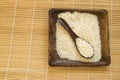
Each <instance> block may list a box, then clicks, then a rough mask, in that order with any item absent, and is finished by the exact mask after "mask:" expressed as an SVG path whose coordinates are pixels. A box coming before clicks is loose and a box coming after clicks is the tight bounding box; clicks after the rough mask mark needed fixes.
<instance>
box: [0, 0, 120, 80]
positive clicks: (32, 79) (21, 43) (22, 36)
mask: <svg viewBox="0 0 120 80" xmlns="http://www.w3.org/2000/svg"><path fill="white" fill-rule="evenodd" d="M52 7H54V8H77V9H92V8H104V9H107V10H108V11H109V25H110V31H111V32H110V37H111V40H110V43H111V58H112V61H111V62H112V64H111V65H110V66H108V67H72V68H69V67H65V68H64V67H49V66H48V61H47V59H48V10H49V9H50V8H52ZM119 40H120V0H0V80H120V76H119V75H120V50H119V49H120V47H119V46H120V41H119Z"/></svg>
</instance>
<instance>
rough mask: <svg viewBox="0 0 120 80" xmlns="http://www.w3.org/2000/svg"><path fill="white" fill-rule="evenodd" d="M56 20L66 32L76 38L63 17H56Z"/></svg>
mask: <svg viewBox="0 0 120 80" xmlns="http://www.w3.org/2000/svg"><path fill="white" fill-rule="evenodd" d="M57 21H58V22H59V23H60V24H61V25H62V26H63V27H64V28H65V29H66V31H67V32H68V33H70V35H71V36H72V37H73V39H74V40H75V39H76V38H78V36H77V35H76V34H75V33H74V32H73V30H72V29H71V28H70V26H69V24H68V23H67V22H66V21H65V20H64V19H62V18H58V19H57Z"/></svg>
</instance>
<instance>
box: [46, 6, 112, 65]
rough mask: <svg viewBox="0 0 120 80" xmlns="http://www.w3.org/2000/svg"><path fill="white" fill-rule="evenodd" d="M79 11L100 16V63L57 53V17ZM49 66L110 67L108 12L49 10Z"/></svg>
mask: <svg viewBox="0 0 120 80" xmlns="http://www.w3.org/2000/svg"><path fill="white" fill-rule="evenodd" d="M66 11H69V12H73V11H78V12H81V13H84V12H86V13H90V14H94V15H96V16H98V21H99V26H100V39H101V53H102V58H101V60H100V61H98V62H91V63H86V62H81V61H73V60H68V59H62V58H60V57H59V55H58V54H57V51H56V21H57V18H58V17H57V15H58V14H59V13H61V12H66ZM48 60H49V65H50V66H74V67H76V66H85V65H86V66H88V65H89V66H108V65H109V64H110V62H111V61H110V48H109V24H108V12H107V11H106V10H105V9H57V8H53V9H50V10H49V59H48Z"/></svg>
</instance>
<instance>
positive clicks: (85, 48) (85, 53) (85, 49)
mask: <svg viewBox="0 0 120 80" xmlns="http://www.w3.org/2000/svg"><path fill="white" fill-rule="evenodd" d="M57 22H58V23H60V24H61V25H62V26H63V27H64V28H65V30H66V31H67V32H68V33H69V34H70V35H71V37H72V39H73V41H74V43H75V46H76V49H77V51H78V52H79V53H80V55H81V56H82V57H83V58H85V59H91V58H92V57H93V56H94V48H93V46H92V45H91V44H90V43H89V42H87V41H86V40H84V39H82V38H80V37H79V36H78V35H76V34H75V33H74V32H73V30H72V29H71V28H70V26H69V25H68V23H67V22H66V21H65V20H64V19H62V18H58V19H57Z"/></svg>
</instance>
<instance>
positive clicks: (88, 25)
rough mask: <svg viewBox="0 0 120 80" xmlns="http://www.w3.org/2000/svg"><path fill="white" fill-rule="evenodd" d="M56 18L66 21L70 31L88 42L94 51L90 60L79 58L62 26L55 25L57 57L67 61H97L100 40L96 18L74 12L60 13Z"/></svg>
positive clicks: (91, 15)
mask: <svg viewBox="0 0 120 80" xmlns="http://www.w3.org/2000/svg"><path fill="white" fill-rule="evenodd" d="M58 17H59V18H62V19H64V20H65V21H67V23H68V24H69V25H70V27H71V28H72V30H73V31H74V32H75V33H76V34H77V35H78V36H79V37H81V38H83V39H85V40H86V41H88V42H89V43H90V44H91V45H92V46H93V47H94V50H95V52H94V53H95V55H94V56H93V57H92V58H91V59H85V58H83V57H82V56H80V54H79V53H78V51H77V49H76V47H75V43H74V42H73V40H72V38H71V36H70V35H69V33H68V32H67V31H66V30H65V29H64V28H63V26H61V25H60V24H59V23H56V27H57V28H56V48H57V52H58V55H59V56H60V57H61V58H66V59H68V60H75V61H83V62H96V61H99V60H100V59H101V40H100V30H99V22H98V18H97V16H96V15H93V14H89V13H79V12H76V11H75V12H73V13H70V12H65V13H60V14H59V15H58ZM83 45H84V44H83ZM86 51H87V50H86ZM85 53H86V52H85Z"/></svg>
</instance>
